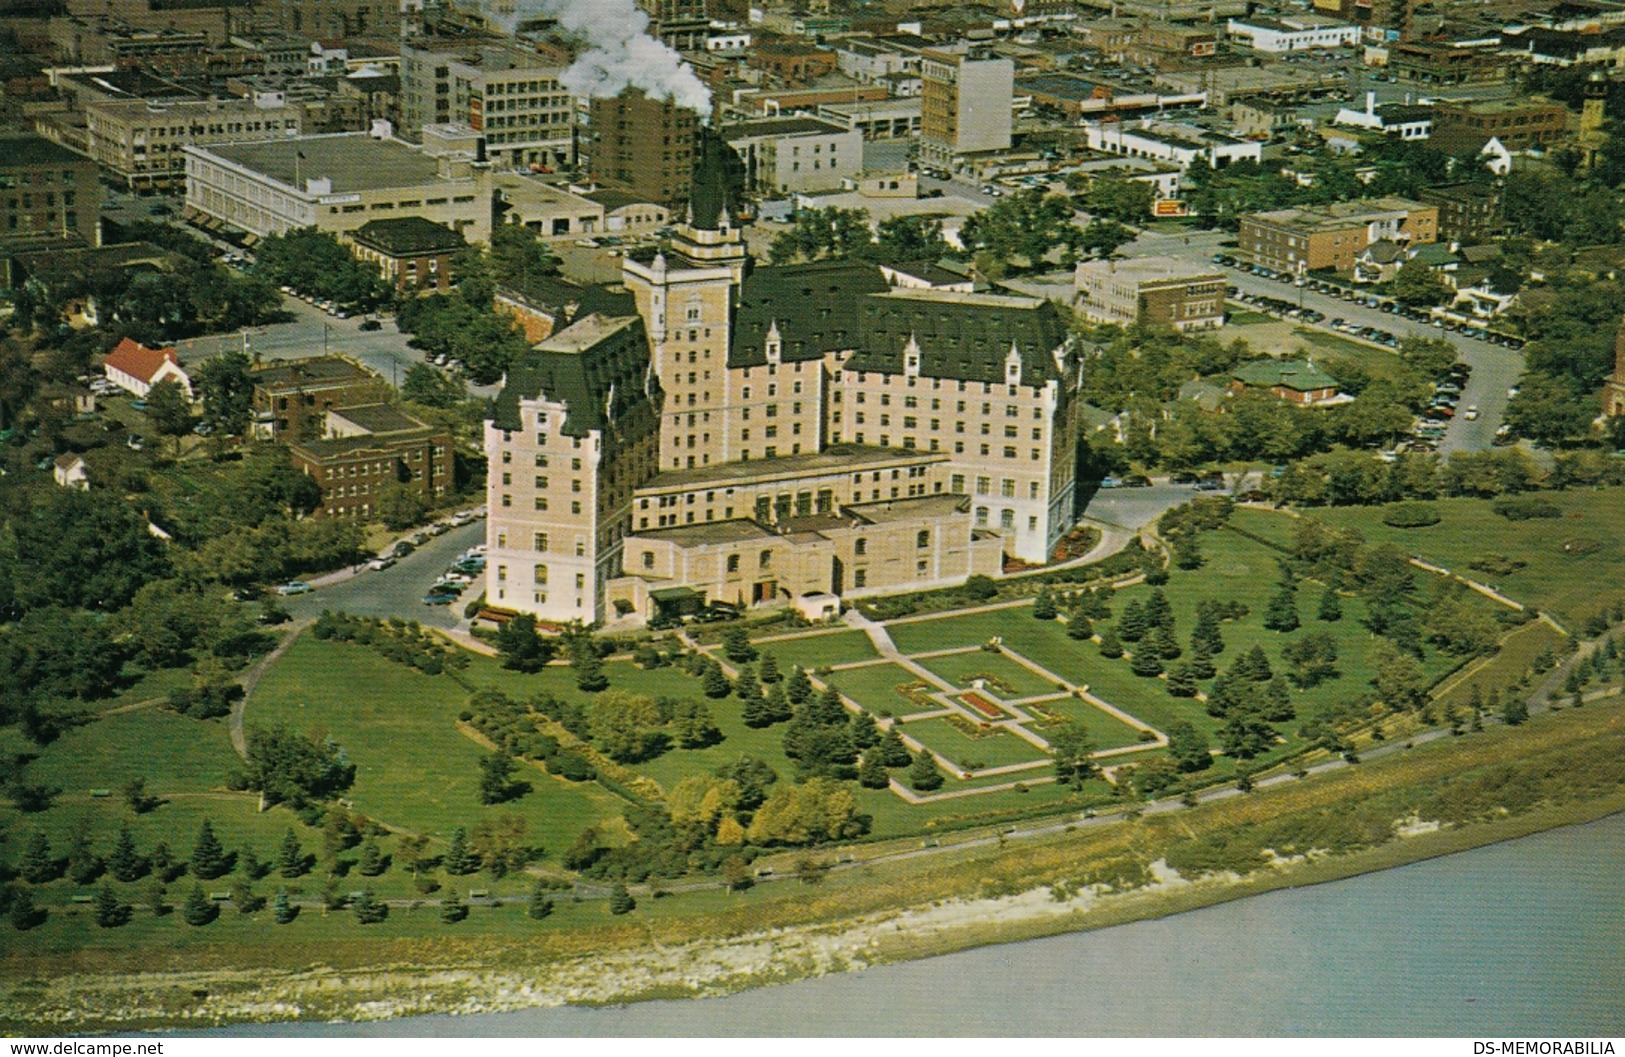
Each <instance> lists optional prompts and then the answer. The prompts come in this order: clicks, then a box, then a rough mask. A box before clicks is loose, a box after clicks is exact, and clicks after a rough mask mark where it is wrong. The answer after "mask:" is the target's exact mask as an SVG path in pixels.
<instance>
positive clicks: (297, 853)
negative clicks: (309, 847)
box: [276, 826, 306, 880]
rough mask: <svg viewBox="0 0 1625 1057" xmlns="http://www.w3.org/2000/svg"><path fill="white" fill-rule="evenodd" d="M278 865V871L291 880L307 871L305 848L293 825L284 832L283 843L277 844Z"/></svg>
mask: <svg viewBox="0 0 1625 1057" xmlns="http://www.w3.org/2000/svg"><path fill="white" fill-rule="evenodd" d="M276 865H277V870H278V872H280V873H281V874H282V876H283V877H286V878H288V879H289V880H292V879H293V878H295V877H299V876H301V875H302V874H303V873H304V872H305V869H306V864H305V850H304V849H303V848H301V847H300V846H299V836H298V834H296V833H294V831H293V827H292V826H289V827H288V831H287V832H286V833H284V834H282V843H281V844H279V845H277V852H276Z"/></svg>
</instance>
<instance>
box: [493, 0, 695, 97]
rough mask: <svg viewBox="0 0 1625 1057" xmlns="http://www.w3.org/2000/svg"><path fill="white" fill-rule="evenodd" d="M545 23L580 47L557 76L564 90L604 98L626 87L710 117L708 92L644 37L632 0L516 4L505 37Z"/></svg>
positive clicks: (645, 28) (645, 20) (678, 60)
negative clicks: (531, 22)
mask: <svg viewBox="0 0 1625 1057" xmlns="http://www.w3.org/2000/svg"><path fill="white" fill-rule="evenodd" d="M537 17H542V18H551V19H553V20H554V21H555V22H557V24H558V27H559V29H561V30H562V31H563V32H564V34H565V35H566V36H568V37H570V38H571V39H573V40H574V41H576V42H578V43H581V44H585V45H586V48H585V49H583V50H582V51H581V53H580V54H579V55H577V56H576V61H575V62H574V63H572V64H571V65H570V68H569V69H567V70H565V71H564V73H563V74H562V75H561V76H560V77H559V83H560V84H562V85H563V86H564V87H565V88H566V89H567V90H568V91H570V92H571V93H573V94H575V95H579V96H588V97H590V98H594V99H608V98H613V97H615V96H617V95H620V94H621V91H622V90H623V89H626V88H640V89H642V90H643V92H644V94H645V95H648V96H651V97H653V98H657V99H669V100H671V101H672V102H673V103H675V104H676V105H677V106H681V107H684V108H686V109H689V110H693V111H696V112H698V113H700V114H709V113H710V112H711V92H710V90H709V89H708V88H706V87H705V84H704V83H703V82H702V81H701V80H700V78H699V76H698V75H696V74H695V72H694V70H693V68H692V67H691V66H689V65H688V64H687V63H686V62H684V61H683V58H682V56H681V55H678V54H677V52H676V51H674V50H672V48H671V47H670V46H668V45H667V44H665V43H663V42H661V41H659V40H656V39H655V38H654V37H652V36H650V35H649V16H648V15H647V14H645V13H644V12H643V11H642V10H641V9H640V8H639V7H638V5H637V3H636V2H635V0H520V3H518V4H517V5H516V6H515V11H514V14H513V24H512V25H510V26H509V27H508V28H509V30H510V32H511V31H512V29H513V28H514V26H517V25H518V24H519V23H520V22H522V21H525V20H527V19H530V18H537Z"/></svg>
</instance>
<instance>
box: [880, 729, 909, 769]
mask: <svg viewBox="0 0 1625 1057" xmlns="http://www.w3.org/2000/svg"><path fill="white" fill-rule="evenodd" d="M876 748H877V749H879V751H880V762H881V763H883V764H885V765H886V766H887V767H907V766H909V765H910V764H912V763H913V762H914V754H913V753H912V752H909V751H908V746H907V745H904V744H903V736H902V735H901V734H899V733H897V728H896V727H892V728H891V729H889V730H887V731H886V733H884V734H882V735H881V736H880V744H879V745H877V746H876Z"/></svg>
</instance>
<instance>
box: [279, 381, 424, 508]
mask: <svg viewBox="0 0 1625 1057" xmlns="http://www.w3.org/2000/svg"><path fill="white" fill-rule="evenodd" d="M323 424H324V435H323V436H321V437H319V438H314V439H310V440H296V441H293V442H291V443H289V445H288V456H289V458H290V459H292V461H293V465H294V467H295V468H296V469H298V470H299V471H300V472H302V473H306V474H309V475H310V477H311V478H312V479H313V480H315V482H316V483H317V484H318V485H320V486H321V489H322V505H321V507H320V510H321V513H322V514H323V516H326V517H341V518H342V517H349V518H370V517H373V516H375V515H376V514H377V513H378V512H379V506H380V503H381V501H383V500H384V499H385V498H386V497H387V496H388V491H389V489H390V487H391V486H404V487H406V488H408V489H411V490H412V491H414V492H417V493H418V494H419V495H421V496H422V497H423V498H424V499H425V500H426V501H428V502H429V503H430V504H433V503H434V502H435V501H436V500H437V499H439V498H440V497H441V496H443V495H445V494H446V491H447V490H448V489H449V488H450V487H451V484H452V474H453V457H452V445H451V437H450V435H449V434H447V433H445V432H444V431H442V430H439V429H436V428H435V427H432V426H429V425H427V424H425V423H423V422H420V421H419V420H418V419H416V418H413V417H412V416H411V415H408V414H407V413H406V412H404V411H402V410H400V409H399V408H396V407H392V406H390V405H388V404H365V405H361V406H357V407H344V408H337V409H333V410H329V411H328V412H327V413H326V415H325V417H324V423H323Z"/></svg>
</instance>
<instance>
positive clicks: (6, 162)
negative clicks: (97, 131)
mask: <svg viewBox="0 0 1625 1057" xmlns="http://www.w3.org/2000/svg"><path fill="white" fill-rule="evenodd" d="M35 165H51V166H57V167H63V168H74V167H77V166H80V165H94V163H93V162H91V161H90V159H88V158H86V157H85V156H84V155H82V154H75V153H74V152H73V151H71V150H69V149H68V148H66V147H63V146H60V145H58V144H55V143H52V142H51V141H50V140H48V139H45V138H44V137H41V136H35V135H32V134H28V135H21V136H14V135H6V136H0V169H25V168H29V167H31V166H35Z"/></svg>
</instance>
